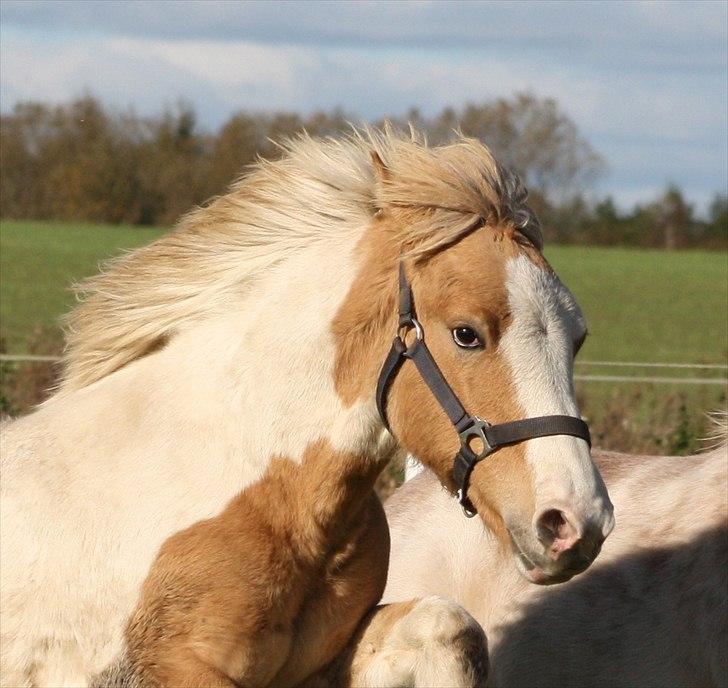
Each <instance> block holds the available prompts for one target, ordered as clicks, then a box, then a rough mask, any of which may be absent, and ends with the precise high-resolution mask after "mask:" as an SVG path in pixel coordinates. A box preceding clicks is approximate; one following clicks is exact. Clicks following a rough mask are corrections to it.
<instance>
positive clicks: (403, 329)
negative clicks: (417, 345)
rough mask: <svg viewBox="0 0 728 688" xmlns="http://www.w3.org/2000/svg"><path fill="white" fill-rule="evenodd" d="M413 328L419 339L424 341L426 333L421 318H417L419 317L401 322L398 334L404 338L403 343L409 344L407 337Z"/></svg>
mask: <svg viewBox="0 0 728 688" xmlns="http://www.w3.org/2000/svg"><path fill="white" fill-rule="evenodd" d="M412 328H414V330H415V337H416V338H417V339H418V340H419V341H422V340H423V339H424V338H425V333H424V332H423V331H422V325H420V322H419V320H417V318H410V319H409V320H407V322H405V323H400V325H399V327H398V328H397V336H398V337H399V338H400V339H401V340H402V343H403V344H404V345H405V346H407V341H406V339H405V337H406V336H407V333H408V332H409V331H410V330H411V329H412ZM407 348H409V347H407Z"/></svg>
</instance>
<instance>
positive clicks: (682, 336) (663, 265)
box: [0, 221, 728, 363]
mask: <svg viewBox="0 0 728 688" xmlns="http://www.w3.org/2000/svg"><path fill="white" fill-rule="evenodd" d="M163 231H164V230H161V229H157V228H151V227H142V228H140V227H127V226H108V225H88V224H67V223H58V222H15V221H3V222H0V328H1V333H2V336H3V337H4V339H5V341H6V346H7V348H8V351H10V352H12V353H22V352H24V351H25V348H24V346H25V343H26V340H27V337H28V336H29V335H30V333H31V332H32V331H33V330H34V329H37V328H39V327H41V328H46V329H48V328H53V327H55V326H56V325H57V323H58V318H59V316H60V315H61V314H63V313H64V312H66V311H67V310H68V309H69V308H70V307H71V306H72V305H73V298H72V295H71V292H70V285H71V283H72V282H74V281H75V280H79V279H81V278H83V277H86V276H88V275H92V274H94V273H95V272H96V271H97V269H98V265H99V263H100V262H101V261H103V260H104V259H106V258H109V257H112V256H115V255H117V254H119V253H120V252H121V251H123V250H126V249H130V248H134V247H137V246H141V245H142V244H145V243H148V242H150V241H152V240H153V239H154V238H156V237H158V236H159V235H160V234H161V233H162V232H163ZM546 254H547V256H548V258H549V260H550V261H551V263H552V264H553V266H554V267H555V268H556V270H557V272H558V273H559V275H560V276H561V278H562V279H563V281H564V282H565V283H566V284H567V285H568V286H569V287H570V288H571V290H572V291H573V292H574V293H575V294H576V296H577V298H578V300H579V302H580V304H581V306H582V308H583V309H584V311H585V313H586V316H587V320H588V322H589V331H590V336H589V338H588V339H587V342H586V344H585V346H584V348H583V349H582V353H581V355H580V358H582V359H586V360H589V359H592V360H608V361H658V362H669V363H685V362H689V363H725V361H726V357H727V356H728V319H727V318H726V314H727V313H728V260H727V259H726V256H725V254H722V253H711V252H704V251H674V252H666V251H656V250H644V249H628V248H594V247H580V246H551V247H548V249H547V251H546Z"/></svg>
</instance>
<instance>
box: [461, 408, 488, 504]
mask: <svg viewBox="0 0 728 688" xmlns="http://www.w3.org/2000/svg"><path fill="white" fill-rule="evenodd" d="M470 418H471V421H472V422H471V423H470V424H469V425H468V426H467V427H466V428H465V429H463V430H460V431H458V435H459V436H460V446H461V447H467V448H468V449H469V450H470V451H471V452H473V450H472V449H471V447H470V444H469V440H470V439H472V438H473V437H475V438H477V439H479V440H480V441H481V442H482V443H483V448H482V450H481V451H480V452H479V453H478V454H475V452H473V454H475V460H474V461H473V462H472V464H471V466H470V468H469V470H468V474H467V476H468V477H466V478H465V485H464V486H463V487H461V488H460V489H459V490H458V491H457V493H456V495H457V498H458V502H459V503H460V507H461V508H462V510H463V513H464V514H465V516H467V517H468V518H473V516H477V514H478V512H477V511H475V510H474V509H473V508H471V507H472V504H471V502H470V500H469V499H468V496H467V494H466V493H465V490H466V488H467V484H468V483H469V482H470V480H469V476H470V471H471V470H472V469H473V468H474V467H475V464H477V463H478V462H479V461H481V460H482V459H484V458H485V457H486V456H488V454H490V453H491V452H492V451H493V447H491V446H490V443H489V442H488V438H487V437H486V435H485V429H486V428H487V427H489V426H490V423H488V422H487V421H485V420H483V419H482V418H478V417H477V416H471V417H470Z"/></svg>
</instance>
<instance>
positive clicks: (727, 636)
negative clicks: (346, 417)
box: [385, 447, 728, 688]
mask: <svg viewBox="0 0 728 688" xmlns="http://www.w3.org/2000/svg"><path fill="white" fill-rule="evenodd" d="M594 458H595V460H596V462H597V464H598V465H599V467H600V469H602V470H603V472H604V475H605V481H606V483H607V485H608V487H609V491H610V495H611V496H612V499H613V501H614V504H615V508H616V527H615V530H614V532H613V533H612V535H611V536H610V537H609V538H608V539H607V540H606V542H605V544H604V548H603V551H602V554H601V555H600V556H599V558H598V559H597V560H596V562H595V563H594V564H593V565H592V566H591V567H590V568H589V569H587V571H586V572H584V573H582V574H580V575H579V576H577V577H576V578H574V579H573V580H571V581H569V582H568V583H565V584H562V585H557V586H548V587H545V588H544V587H538V586H534V585H532V584H529V583H527V582H526V581H525V580H524V579H523V578H522V577H521V576H519V574H518V573H517V572H516V569H515V566H514V564H513V562H512V561H511V560H510V556H508V555H507V554H506V553H504V552H502V551H499V550H498V549H497V547H496V545H495V543H494V539H493V538H492V536H489V535H488V534H487V533H482V534H476V533H474V528H473V523H472V522H471V521H469V520H468V519H465V518H463V517H462V516H461V515H460V514H459V510H458V507H457V504H456V502H455V501H454V500H453V499H452V498H449V497H448V496H447V495H444V494H443V493H442V489H441V488H440V486H439V485H438V484H437V482H436V481H435V480H434V479H432V478H431V477H430V476H418V477H417V478H416V479H415V480H414V481H413V482H412V483H407V484H405V485H404V486H403V488H401V492H400V493H399V494H396V495H395V497H393V499H392V500H391V502H390V503H389V504H388V505H387V506H388V509H387V515H388V518H389V520H390V527H391V530H392V557H391V561H392V563H391V568H390V571H391V575H390V580H389V583H388V589H387V593H385V594H386V595H387V596H388V599H390V600H397V599H404V598H406V597H407V596H408V595H409V594H410V593H411V594H419V595H421V594H428V593H437V594H440V595H444V596H447V597H451V598H453V599H455V600H456V601H458V602H459V603H460V604H462V605H463V606H465V608H466V609H468V611H470V612H471V613H472V614H473V616H475V618H476V619H477V620H478V621H479V622H480V623H481V624H482V625H483V627H484V628H485V630H486V633H487V635H488V642H489V645H490V652H491V674H490V681H491V682H492V684H493V685H494V686H497V687H498V688H514V687H516V686H529V687H533V688H536V687H537V686H544V687H545V686H558V687H559V688H568V687H569V686H579V687H581V686H583V685H586V684H588V685H593V686H609V687H610V688H616V687H619V686H625V687H626V686H634V685H640V686H646V687H647V686H660V687H661V686H665V685H674V686H693V685H696V686H697V685H702V686H716V687H717V686H725V685H728V658H727V656H726V648H727V647H728V625H727V623H726V618H728V514H727V513H726V512H727V511H728V502H727V500H726V484H727V483H728V455H727V454H726V448H725V447H722V448H720V449H717V450H714V451H713V452H710V453H707V454H702V455H696V456H690V457H636V456H630V455H619V454H613V453H605V452H595V457H594ZM456 516H457V517H458V518H456ZM473 520H474V519H473ZM433 560H439V561H441V562H443V564H442V565H441V566H433V565H432V561H433Z"/></svg>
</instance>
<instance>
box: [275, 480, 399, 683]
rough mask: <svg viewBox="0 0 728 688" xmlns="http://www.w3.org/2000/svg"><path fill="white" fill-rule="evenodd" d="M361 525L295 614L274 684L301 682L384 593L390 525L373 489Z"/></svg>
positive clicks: (343, 642)
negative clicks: (287, 650) (287, 652)
mask: <svg viewBox="0 0 728 688" xmlns="http://www.w3.org/2000/svg"><path fill="white" fill-rule="evenodd" d="M361 519H362V521H361V522H362V527H361V528H360V530H359V532H358V533H356V535H355V536H354V538H353V539H352V541H350V542H349V543H348V544H346V545H345V546H344V548H343V550H342V551H341V552H340V554H339V555H337V557H336V559H335V560H334V561H333V562H332V564H331V566H330V567H329V569H328V570H327V571H326V572H324V573H323V575H322V579H321V584H320V586H319V587H318V590H317V591H316V593H315V594H314V595H312V596H311V597H310V598H309V599H308V600H307V601H306V603H305V605H304V607H303V609H302V610H301V613H300V614H299V615H298V617H297V619H296V631H295V635H294V638H293V641H292V643H291V652H290V655H289V656H288V658H287V660H286V663H285V665H284V667H283V668H282V669H281V671H280V672H279V674H278V675H277V676H276V677H275V679H274V680H273V682H272V683H271V685H272V686H291V685H297V684H298V683H299V682H300V681H302V680H303V679H304V678H305V677H306V676H309V675H310V674H312V673H313V672H314V671H317V670H318V669H319V668H320V667H322V666H325V665H326V664H328V663H329V662H331V661H332V660H333V659H334V658H335V657H337V656H338V655H339V654H340V653H341V652H342V651H343V650H344V648H345V647H346V646H347V644H348V643H349V642H350V640H351V637H352V636H353V635H354V633H355V632H356V630H357V628H358V626H359V624H360V622H361V620H362V618H363V617H364V616H365V615H366V614H367V613H368V611H369V610H370V609H372V607H373V606H374V605H375V604H376V603H377V601H378V600H379V599H380V598H381V596H382V592H383V591H384V586H385V583H386V579H387V565H388V562H389V528H388V527H387V520H386V518H385V515H384V509H383V508H382V504H381V502H380V501H379V498H378V497H377V496H376V495H375V494H374V493H373V492H372V494H371V496H370V498H369V502H368V504H367V505H365V506H364V508H363V509H362V517H361Z"/></svg>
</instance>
